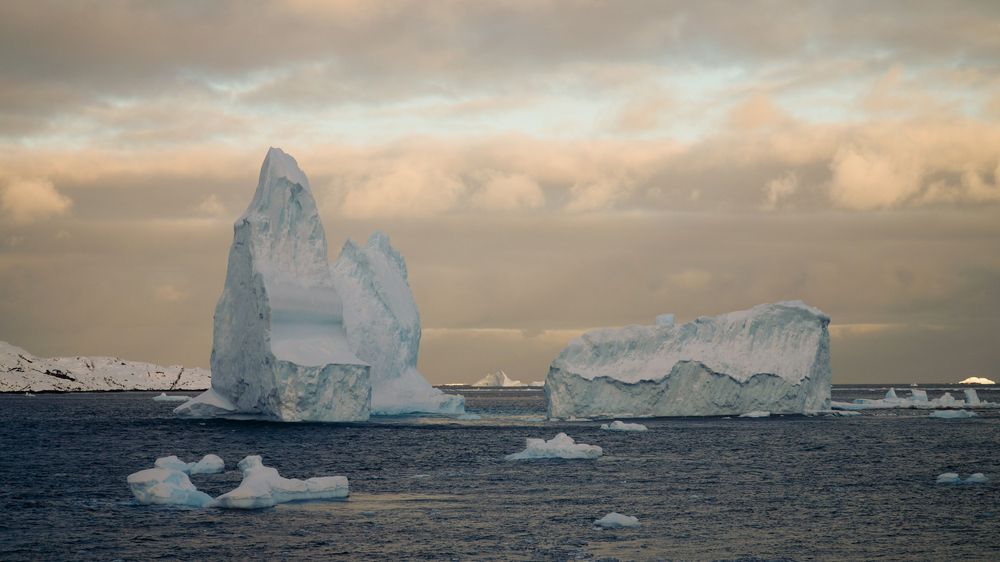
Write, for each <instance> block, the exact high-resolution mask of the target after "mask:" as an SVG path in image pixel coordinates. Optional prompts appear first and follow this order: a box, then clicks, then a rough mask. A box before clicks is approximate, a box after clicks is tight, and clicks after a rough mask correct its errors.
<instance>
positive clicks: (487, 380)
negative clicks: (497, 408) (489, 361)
mask: <svg viewBox="0 0 1000 562" xmlns="http://www.w3.org/2000/svg"><path fill="white" fill-rule="evenodd" d="M544 384H545V383H544V382H532V383H527V384H526V383H523V382H521V381H517V380H514V379H512V378H510V377H509V376H507V373H505V372H503V370H499V371H495V372H492V373H489V374H488V375H486V376H485V377H483V378H481V379H479V380H478V381H476V382H474V383H472V386H494V387H504V388H507V387H517V386H543V385H544Z"/></svg>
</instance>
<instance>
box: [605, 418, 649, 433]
mask: <svg viewBox="0 0 1000 562" xmlns="http://www.w3.org/2000/svg"><path fill="white" fill-rule="evenodd" d="M601 429H603V430H605V431H647V430H649V428H648V427H646V426H644V425H642V424H641V423H625V422H622V421H618V420H615V421H613V422H611V423H605V424H601Z"/></svg>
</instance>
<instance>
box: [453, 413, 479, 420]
mask: <svg viewBox="0 0 1000 562" xmlns="http://www.w3.org/2000/svg"><path fill="white" fill-rule="evenodd" d="M456 419H459V420H481V419H483V416H480V415H479V414H461V415H459V416H458V417H457V418H456Z"/></svg>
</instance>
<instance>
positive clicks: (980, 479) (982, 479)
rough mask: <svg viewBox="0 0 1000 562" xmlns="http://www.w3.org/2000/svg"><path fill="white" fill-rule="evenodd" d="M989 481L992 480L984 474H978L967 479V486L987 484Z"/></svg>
mask: <svg viewBox="0 0 1000 562" xmlns="http://www.w3.org/2000/svg"><path fill="white" fill-rule="evenodd" d="M989 481H990V479H989V478H987V477H986V475H985V474H983V473H982V472H977V473H975V474H973V475H971V476H969V477H968V478H966V479H965V483H966V484H985V483H987V482H989Z"/></svg>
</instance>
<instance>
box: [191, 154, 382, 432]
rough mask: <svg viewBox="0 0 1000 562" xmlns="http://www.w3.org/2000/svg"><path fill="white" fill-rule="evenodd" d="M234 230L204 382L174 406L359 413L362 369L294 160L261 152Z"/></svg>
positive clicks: (323, 416)
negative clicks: (253, 187)
mask: <svg viewBox="0 0 1000 562" xmlns="http://www.w3.org/2000/svg"><path fill="white" fill-rule="evenodd" d="M233 231H234V234H233V244H232V247H231V248H230V251H229V267H228V270H227V272H226V282H225V287H224V289H223V291H222V297H221V298H220V299H219V303H218V305H217V306H216V308H215V326H214V338H213V345H212V388H211V390H209V391H208V392H206V393H205V394H203V395H201V396H198V397H195V398H194V399H192V400H191V401H190V402H187V403H184V404H182V405H180V406H178V407H177V409H176V410H175V412H176V413H178V414H181V415H190V416H198V417H203V416H211V415H231V414H239V415H248V416H253V417H260V418H266V419H275V420H282V421H353V420H366V419H368V416H369V411H370V406H371V384H370V381H369V366H368V365H367V364H365V363H364V362H363V361H361V360H360V359H358V358H357V356H356V355H355V354H354V352H353V351H352V350H351V347H350V345H349V344H348V342H347V334H346V333H345V331H344V324H343V312H342V310H343V307H342V303H341V300H340V295H338V294H337V289H336V287H335V285H334V282H333V275H332V274H331V272H330V264H329V262H328V261H327V243H326V234H325V232H324V231H323V224H322V223H321V222H320V218H319V213H318V212H317V210H316V202H315V201H314V200H313V196H312V192H311V191H310V188H309V180H307V179H306V176H305V174H304V173H303V172H302V170H300V169H299V166H298V164H297V163H296V162H295V159H294V158H292V157H291V156H289V155H288V154H285V153H284V152H282V151H281V150H280V149H277V148H271V149H270V150H268V152H267V157H266V158H265V159H264V164H263V166H262V167H261V170H260V181H259V183H258V184H257V192H256V193H255V194H254V197H253V200H252V201H251V202H250V206H249V207H248V208H247V210H246V212H245V213H244V214H243V216H241V217H240V218H239V219H238V220H237V221H236V224H235V225H234V227H233Z"/></svg>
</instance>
